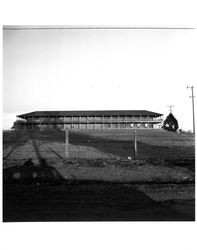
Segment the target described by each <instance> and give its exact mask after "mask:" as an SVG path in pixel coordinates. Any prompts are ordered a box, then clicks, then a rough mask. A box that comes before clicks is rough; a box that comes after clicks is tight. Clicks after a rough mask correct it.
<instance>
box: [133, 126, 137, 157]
mask: <svg viewBox="0 0 197 250" xmlns="http://www.w3.org/2000/svg"><path fill="white" fill-rule="evenodd" d="M134 158H135V159H136V158H137V134H136V130H135V131H134Z"/></svg>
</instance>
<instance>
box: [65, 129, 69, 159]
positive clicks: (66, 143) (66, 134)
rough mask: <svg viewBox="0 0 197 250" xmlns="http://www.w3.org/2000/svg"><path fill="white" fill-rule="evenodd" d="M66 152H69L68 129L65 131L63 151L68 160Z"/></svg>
mask: <svg viewBox="0 0 197 250" xmlns="http://www.w3.org/2000/svg"><path fill="white" fill-rule="evenodd" d="M68 150H69V130H68V128H66V129H65V151H66V158H68Z"/></svg>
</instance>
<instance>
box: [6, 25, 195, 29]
mask: <svg viewBox="0 0 197 250" xmlns="http://www.w3.org/2000/svg"><path fill="white" fill-rule="evenodd" d="M72 29H79V30H87V29H95V30H96V29H99V30H107V29H109V30H113V29H114V30H119V29H122V30H132V29H133V30H138V29H139V30H141V29H142V30H143V29H144V30H193V29H195V28H193V27H151V26H150V27H146V26H144V27H143V26H141V27H132V26H11V25H10V26H9V25H8V26H4V27H3V30H72Z"/></svg>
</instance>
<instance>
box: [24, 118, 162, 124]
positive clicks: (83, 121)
mask: <svg viewBox="0 0 197 250" xmlns="http://www.w3.org/2000/svg"><path fill="white" fill-rule="evenodd" d="M140 122H145V123H148V122H149V123H155V122H157V123H159V122H163V119H144V118H139V119H138V118H132V119H130V118H129V119H105V118H104V119H100V120H98V119H96V120H94V119H91V120H90V119H87V120H84V119H83V120H81V119H78V120H76V119H75V120H70V121H68V120H65V121H64V120H63V119H56V120H50V119H49V120H48V119H42V120H39V119H28V120H27V123H34V124H47V123H50V124H55V123H61V124H62V123H65V124H66V123H73V124H75V123H140Z"/></svg>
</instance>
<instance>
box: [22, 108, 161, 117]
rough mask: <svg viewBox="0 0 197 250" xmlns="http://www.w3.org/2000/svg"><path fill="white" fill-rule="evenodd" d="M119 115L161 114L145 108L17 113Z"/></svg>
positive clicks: (39, 114) (23, 115)
mask: <svg viewBox="0 0 197 250" xmlns="http://www.w3.org/2000/svg"><path fill="white" fill-rule="evenodd" d="M118 115H119V116H121V115H123V116H124V115H128V116H129V115H142V116H148V115H149V116H156V117H158V116H161V115H163V114H160V113H155V112H151V111H147V110H77V111H34V112H30V113H26V114H21V115H18V116H17V117H20V118H28V117H31V116H45V117H46V116H118Z"/></svg>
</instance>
